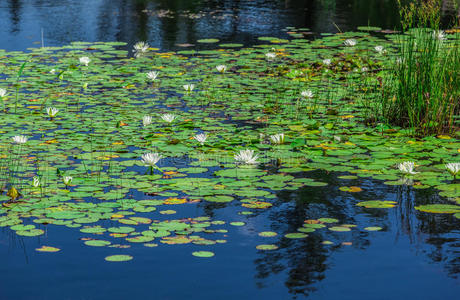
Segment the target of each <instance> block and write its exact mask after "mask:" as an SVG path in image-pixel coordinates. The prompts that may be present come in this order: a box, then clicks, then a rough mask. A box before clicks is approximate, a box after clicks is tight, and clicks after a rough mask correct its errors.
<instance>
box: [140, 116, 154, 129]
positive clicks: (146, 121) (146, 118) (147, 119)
mask: <svg viewBox="0 0 460 300" xmlns="http://www.w3.org/2000/svg"><path fill="white" fill-rule="evenodd" d="M150 124H152V117H151V116H144V117H143V118H142V125H144V127H145V126H148V125H150Z"/></svg>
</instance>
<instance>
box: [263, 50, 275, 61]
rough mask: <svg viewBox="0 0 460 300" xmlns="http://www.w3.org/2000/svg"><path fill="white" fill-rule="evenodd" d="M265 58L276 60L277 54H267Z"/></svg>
mask: <svg viewBox="0 0 460 300" xmlns="http://www.w3.org/2000/svg"><path fill="white" fill-rule="evenodd" d="M265 58H266V59H268V60H274V59H275V58H276V53H274V52H268V53H265Z"/></svg>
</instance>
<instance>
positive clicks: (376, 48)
mask: <svg viewBox="0 0 460 300" xmlns="http://www.w3.org/2000/svg"><path fill="white" fill-rule="evenodd" d="M374 49H375V51H377V52H378V53H379V54H382V53H384V52H385V50H384V49H383V46H375V47H374Z"/></svg>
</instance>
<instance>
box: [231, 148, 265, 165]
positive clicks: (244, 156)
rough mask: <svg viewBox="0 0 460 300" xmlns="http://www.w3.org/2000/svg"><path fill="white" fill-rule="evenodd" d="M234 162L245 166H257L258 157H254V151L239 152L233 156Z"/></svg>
mask: <svg viewBox="0 0 460 300" xmlns="http://www.w3.org/2000/svg"><path fill="white" fill-rule="evenodd" d="M234 157H235V160H236V161H238V162H242V163H245V164H257V159H258V158H259V156H257V155H254V150H249V149H246V150H240V152H239V153H238V154H235V156H234Z"/></svg>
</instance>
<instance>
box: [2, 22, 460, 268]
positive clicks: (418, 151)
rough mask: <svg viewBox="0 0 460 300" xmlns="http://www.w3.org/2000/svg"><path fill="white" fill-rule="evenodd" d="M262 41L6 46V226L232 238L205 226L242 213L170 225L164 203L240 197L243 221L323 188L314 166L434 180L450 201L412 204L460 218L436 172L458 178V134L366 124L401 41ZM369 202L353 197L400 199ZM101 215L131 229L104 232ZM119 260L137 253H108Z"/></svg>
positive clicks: (171, 239)
mask: <svg viewBox="0 0 460 300" xmlns="http://www.w3.org/2000/svg"><path fill="white" fill-rule="evenodd" d="M289 30H290V31H291V32H294V33H293V36H294V37H295V31H296V30H295V29H293V28H291V29H289ZM448 39H449V40H457V39H458V34H449V36H448ZM260 40H261V42H263V44H261V45H257V46H254V47H250V48H242V47H241V45H238V44H220V45H214V46H210V49H208V50H200V51H197V50H183V51H178V52H175V53H173V52H159V51H158V49H153V48H151V47H150V46H149V45H148V44H147V43H145V42H140V43H137V44H136V45H135V46H134V50H133V51H132V52H131V53H132V54H133V55H134V57H130V55H129V54H131V53H128V52H127V51H126V50H122V49H120V47H121V48H123V47H124V46H125V44H124V43H119V42H112V43H83V42H75V43H72V44H70V45H68V46H64V47H46V48H37V49H30V50H29V51H28V52H5V51H3V50H0V55H1V56H2V62H1V63H0V72H1V73H2V74H4V77H3V78H2V80H1V81H0V87H1V89H0V98H1V100H2V102H3V104H4V105H3V108H4V109H3V111H2V118H0V125H1V128H2V131H3V134H2V136H1V137H0V147H1V148H0V155H2V163H1V164H0V171H1V172H0V184H1V187H2V188H3V193H2V194H1V195H0V201H2V204H3V205H2V207H1V208H0V213H1V214H2V216H1V217H0V226H1V227H10V228H11V229H12V230H13V231H14V232H15V233H16V234H18V235H21V236H36V235H41V234H44V232H45V231H44V229H46V226H45V227H41V228H37V227H36V226H41V224H52V225H61V226H67V227H70V228H79V229H80V231H81V232H82V233H85V234H94V235H100V234H109V235H110V237H111V238H123V239H124V240H123V241H124V242H129V243H142V244H143V245H145V246H147V247H152V246H156V245H157V244H153V243H152V241H153V240H154V239H158V238H159V239H160V242H161V243H162V244H183V243H191V244H199V245H210V244H216V243H224V240H223V239H222V238H219V237H217V238H215V239H211V238H205V237H203V235H202V234H210V235H215V234H219V233H223V232H226V230H227V229H211V228H210V226H212V225H223V224H225V223H230V224H231V225H235V226H238V225H244V223H243V224H240V223H238V222H236V223H233V224H232V223H231V222H232V221H231V220H230V222H224V221H222V220H212V219H211V218H210V217H209V216H201V217H194V218H185V219H171V218H170V217H169V216H171V215H174V214H176V211H175V210H172V209H163V208H165V207H168V206H170V205H203V206H206V205H211V204H213V205H220V206H226V205H239V206H240V207H241V208H242V209H243V211H242V215H243V216H245V215H247V216H250V215H251V214H253V213H254V212H258V211H261V210H264V209H270V207H272V206H273V204H274V203H275V202H276V199H277V193H278V192H280V191H283V190H297V189H300V188H302V187H305V186H308V187H324V186H326V185H327V183H326V182H320V181H316V180H315V179H313V178H310V177H309V175H308V174H309V172H311V171H314V170H318V169H321V170H326V171H328V172H340V173H345V175H343V176H348V177H353V178H359V177H363V178H364V177H372V178H375V179H380V180H382V181H384V183H385V184H387V185H403V184H410V185H411V186H412V187H413V188H417V189H423V188H430V187H434V188H436V189H438V190H439V191H440V195H441V196H443V197H445V199H447V200H446V201H448V204H446V203H432V204H429V205H423V206H418V207H417V208H418V209H419V210H421V211H426V212H431V211H433V212H440V213H453V214H455V216H456V217H457V218H460V206H459V204H460V186H459V184H458V183H457V182H456V181H455V178H454V180H452V178H451V177H449V176H448V175H447V174H446V173H445V172H444V171H443V170H444V168H447V170H448V171H449V172H450V174H451V175H452V176H454V177H455V176H456V175H457V174H458V169H459V163H457V161H458V155H459V153H460V142H459V140H458V133H456V135H455V136H447V135H443V136H437V137H428V138H424V139H415V138H413V137H411V136H409V135H407V132H406V131H405V130H404V129H401V128H391V127H389V126H386V125H384V124H379V125H378V126H377V127H373V126H367V125H366V122H365V114H366V110H367V109H368V107H367V106H366V103H368V102H369V99H370V98H375V97H379V92H378V91H377V90H373V89H372V88H369V87H372V86H378V77H379V75H380V72H384V70H385V68H386V67H387V66H388V65H390V64H392V63H394V60H395V57H394V53H395V51H394V48H395V45H394V43H395V41H396V40H397V39H395V38H394V36H393V35H390V34H388V35H386V36H381V35H380V36H377V35H374V34H372V33H371V32H369V30H365V31H360V32H349V33H344V34H335V35H324V36H323V37H322V38H321V39H317V40H314V41H311V40H305V39H301V38H299V39H297V38H294V39H292V40H283V39H278V38H271V37H263V38H261V39H260ZM206 43H208V44H215V43H218V40H209V41H206ZM19 70H21V72H19ZM13 108H14V109H13ZM155 116H157V117H155ZM11 140H13V143H14V144H17V145H19V146H18V147H17V149H16V148H15V147H16V146H15V145H12V143H11ZM413 161H417V168H418V171H419V172H415V170H414V167H415V163H413ZM145 166H147V167H148V168H149V170H148V171H147V172H146V170H145ZM401 172H402V173H404V174H405V175H408V176H404V177H401V174H400V173H401ZM407 177H410V181H409V180H407ZM341 190H342V191H343V192H365V191H363V190H362V189H361V188H360V187H341ZM371 202H372V201H367V202H365V203H364V202H360V203H358V202H357V203H356V204H357V205H359V206H363V207H366V208H374V209H379V208H390V207H393V206H395V205H396V203H390V202H391V201H378V200H376V201H375V203H374V202H372V203H371ZM157 213H158V214H157ZM143 214H146V215H143ZM103 220H111V222H118V223H120V224H123V226H109V227H105V226H102V223H101V222H103ZM327 221H328V220H326V221H325V220H321V219H320V220H319V221H309V222H307V223H306V224H305V225H304V226H303V227H302V228H301V230H300V229H299V232H297V233H292V234H290V235H286V238H293V237H295V238H305V237H306V236H307V235H306V232H313V231H314V230H316V229H318V228H320V227H325V226H326V225H325V224H326V223H329V222H327ZM329 221H330V220H329ZM334 222H337V221H334ZM31 223H35V224H38V225H33V224H31ZM92 223H96V224H93V225H91V224H92ZM125 225H126V226H125ZM42 228H43V229H42ZM350 228H351V226H348V225H346V224H345V225H340V226H332V227H330V228H329V229H330V230H332V231H349V230H350ZM376 228H378V227H376ZM369 230H372V228H371V229H369ZM375 230H377V229H375ZM83 239H84V241H85V244H87V245H89V246H106V247H115V248H126V244H123V243H121V242H120V243H112V242H111V241H108V240H105V239H99V238H93V237H90V238H88V237H84V238H83ZM260 248H267V247H265V246H263V247H262V246H261V247H260ZM268 248H270V249H275V248H276V247H274V246H268ZM44 249H45V250H43V248H42V250H40V251H46V250H47V249H48V248H44ZM55 249H56V247H51V248H49V249H48V250H50V251H55ZM267 250H268V249H267ZM211 253H212V252H211ZM195 254H196V255H197V256H205V257H206V256H212V255H211V254H210V253H209V251H198V253H195ZM131 258H132V257H131ZM123 259H130V257H129V255H128V256H127V257H126V256H123V257H118V256H115V257H109V258H107V260H109V261H110V260H123Z"/></svg>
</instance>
